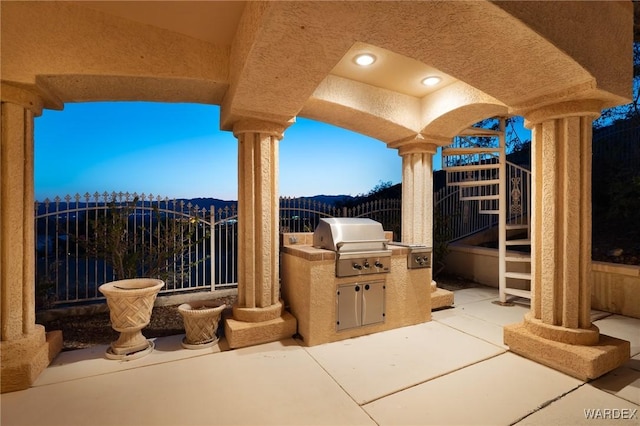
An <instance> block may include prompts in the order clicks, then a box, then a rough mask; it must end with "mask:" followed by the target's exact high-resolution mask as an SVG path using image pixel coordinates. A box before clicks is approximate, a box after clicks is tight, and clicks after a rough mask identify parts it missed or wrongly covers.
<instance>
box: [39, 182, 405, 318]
mask: <svg viewBox="0 0 640 426" xmlns="http://www.w3.org/2000/svg"><path fill="white" fill-rule="evenodd" d="M400 204H401V202H400V200H380V201H372V202H368V203H364V204H361V205H357V206H354V207H350V208H348V207H341V208H337V207H335V206H333V205H329V204H324V203H318V202H317V201H315V200H312V199H293V198H281V199H280V230H281V231H282V232H312V231H313V230H314V229H315V227H316V226H317V224H318V221H319V219H320V218H322V217H336V216H343V217H370V218H372V219H374V220H377V221H379V222H381V223H382V224H383V227H384V228H385V229H386V230H392V231H394V236H395V237H396V238H398V237H399V235H400V217H401V214H400ZM118 214H119V215H120V219H121V222H120V223H121V224H122V228H123V229H122V233H123V236H119V237H122V238H123V240H122V241H121V240H118V241H121V242H122V243H123V244H126V245H127V247H128V248H127V249H128V250H130V251H129V252H128V255H129V256H130V257H132V258H134V259H135V258H138V260H139V259H140V258H145V254H149V253H157V252H158V251H159V250H160V251H162V250H164V251H165V253H168V254H170V256H169V255H165V257H164V258H162V257H160V258H161V259H165V265H164V266H165V267H164V268H163V271H162V275H161V278H163V279H164V280H165V283H166V285H165V287H164V288H163V290H162V291H161V292H162V293H165V294H166V293H176V292H188V291H194V290H204V289H223V288H234V287H236V286H237V256H238V244H237V238H238V213H237V209H236V205H235V204H232V203H226V204H224V205H220V204H218V206H217V207H216V206H215V205H211V206H199V205H198V204H193V203H192V202H189V201H185V200H171V199H168V198H163V197H160V196H153V195H152V194H149V195H145V194H140V195H138V194H135V193H134V194H129V193H115V192H113V193H106V192H105V193H102V194H99V193H95V194H93V195H90V194H85V195H84V196H80V195H79V194H76V195H75V196H73V197H72V196H69V195H67V196H65V197H64V198H60V197H56V198H55V199H54V200H53V201H52V200H49V199H47V200H44V201H43V202H36V203H35V216H36V220H35V238H36V294H37V307H38V309H43V308H49V307H52V306H56V305H68V304H77V303H88V302H92V301H97V300H102V295H101V294H100V292H99V291H98V287H99V286H100V285H101V284H103V283H105V282H109V281H112V280H114V279H116V272H115V269H117V268H114V266H113V265H112V263H113V262H109V261H108V260H107V259H105V258H104V257H103V256H97V253H94V252H92V250H90V249H89V247H88V246H87V244H86V241H87V240H88V239H89V237H93V238H94V239H98V237H100V238H102V239H105V238H106V235H105V231H104V229H103V230H102V231H101V232H102V234H101V235H95V234H96V230H97V226H96V225H97V224H99V223H100V222H105V220H106V221H107V222H108V223H109V224H111V225H112V224H113V216H114V215H118ZM109 221H111V222H109ZM168 232H169V233H171V238H168V236H167V233H168ZM112 233H113V232H112ZM112 237H113V235H112ZM167 240H171V241H173V242H174V243H177V244H182V245H181V246H180V247H179V248H178V249H177V250H176V248H175V247H169V246H168V245H167V244H165V245H163V246H162V247H161V246H160V242H161V241H164V242H165V243H166V241H167ZM155 260H156V261H157V260H158V258H157V257H156V258H155ZM143 267H144V266H140V267H139V268H143ZM138 272H140V270H138Z"/></svg>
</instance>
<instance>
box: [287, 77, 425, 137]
mask: <svg viewBox="0 0 640 426" xmlns="http://www.w3.org/2000/svg"><path fill="white" fill-rule="evenodd" d="M419 111H420V100H419V99H418V98H415V97H413V96H407V95H403V94H400V93H396V92H392V91H390V90H385V89H380V88H377V87H373V86H370V85H368V84H363V83H359V82H355V81H352V80H348V79H345V78H342V77H337V76H334V75H329V76H327V78H326V79H324V81H323V82H322V83H321V84H320V85H319V86H318V88H317V89H316V90H315V92H314V93H313V96H312V97H311V98H310V99H309V101H307V102H306V103H305V106H304V107H303V108H302V110H301V111H300V114H299V115H301V116H304V117H309V118H313V119H315V120H319V121H323V122H326V123H330V124H335V125H337V126H340V127H344V128H347V129H349V130H353V131H356V132H358V133H362V134H365V135H368V136H371V137H373V138H376V139H379V140H381V141H384V142H388V141H390V140H395V139H398V137H399V136H398V135H407V136H408V135H410V134H416V133H418V132H419V129H420V121H419Z"/></svg>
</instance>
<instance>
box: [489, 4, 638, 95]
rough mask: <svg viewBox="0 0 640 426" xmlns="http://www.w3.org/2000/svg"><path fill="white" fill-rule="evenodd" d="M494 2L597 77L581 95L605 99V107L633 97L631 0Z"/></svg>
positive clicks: (495, 5)
mask: <svg viewBox="0 0 640 426" xmlns="http://www.w3.org/2000/svg"><path fill="white" fill-rule="evenodd" d="M492 4H493V6H494V7H497V8H500V9H502V10H504V11H505V12H507V13H508V14H509V15H511V16H512V17H513V18H515V19H517V20H519V21H520V22H522V23H523V24H524V25H526V26H527V27H529V28H530V29H531V30H532V31H535V33H537V34H538V35H540V36H541V37H543V38H544V39H545V40H549V41H550V42H552V43H553V44H554V45H555V46H556V47H557V49H558V50H559V51H562V52H565V53H566V55H567V56H568V57H571V58H573V60H575V61H576V62H577V63H579V64H580V65H581V66H582V67H584V68H585V70H587V71H588V72H589V73H590V74H591V75H593V76H594V81H595V82H596V83H597V87H596V84H594V85H593V86H594V87H593V88H589V89H590V90H589V91H590V92H592V93H589V94H585V95H584V96H581V97H583V98H599V99H602V100H604V101H605V107H609V106H613V105H617V104H622V103H626V102H628V99H629V98H631V94H632V87H631V84H630V81H631V78H632V70H633V65H632V60H633V56H632V55H631V52H632V50H633V46H632V44H633V37H632V36H631V35H630V34H629V30H630V29H631V28H632V27H633V19H634V18H633V4H632V3H631V2H630V1H593V2H588V3H583V4H582V5H581V7H576V5H575V3H574V2H561V1H560V2H556V1H549V2H539V1H518V2H513V1H495V2H492ZM549 17H553V19H549ZM612 24H613V25H612ZM601 28H606V31H602V30H600V29H601ZM586 34H594V36H592V37H589V38H588V43H589V48H588V49H585V35H586ZM595 34H597V36H595ZM614 58H615V59H614ZM573 98H576V97H575V96H574V97H573ZM530 104H533V102H530ZM539 104H540V103H539ZM512 106H514V107H518V106H519V105H512Z"/></svg>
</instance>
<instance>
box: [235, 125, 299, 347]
mask: <svg viewBox="0 0 640 426" xmlns="http://www.w3.org/2000/svg"><path fill="white" fill-rule="evenodd" d="M285 128H286V126H285V125H280V124H276V123H270V122H266V121H260V120H254V119H245V120H240V121H238V122H237V123H236V124H235V125H234V127H233V134H234V135H235V136H236V138H237V139H238V301H237V303H236V304H235V305H234V306H233V318H232V319H228V320H227V321H226V322H225V332H226V333H225V336H226V338H227V341H228V342H229V346H230V347H232V348H239V347H243V346H250V345H255V344H258V343H265V342H271V341H275V340H280V339H282V338H285V337H291V336H292V335H294V334H295V332H296V321H295V318H294V317H293V316H292V315H291V314H289V313H288V312H286V311H285V310H284V308H283V303H282V301H281V299H280V277H279V238H278V233H279V199H278V143H279V141H280V139H282V136H283V132H284V129H285Z"/></svg>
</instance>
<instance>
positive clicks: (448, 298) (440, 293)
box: [431, 281, 453, 311]
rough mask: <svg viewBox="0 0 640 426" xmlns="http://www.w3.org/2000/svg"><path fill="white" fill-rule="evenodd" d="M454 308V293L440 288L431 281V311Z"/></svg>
mask: <svg viewBox="0 0 640 426" xmlns="http://www.w3.org/2000/svg"><path fill="white" fill-rule="evenodd" d="M447 306H453V292H452V291H449V290H445V289H443V288H438V287H437V286H436V282H435V281H431V310H432V311H433V310H434V309H439V308H444V307H447Z"/></svg>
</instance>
